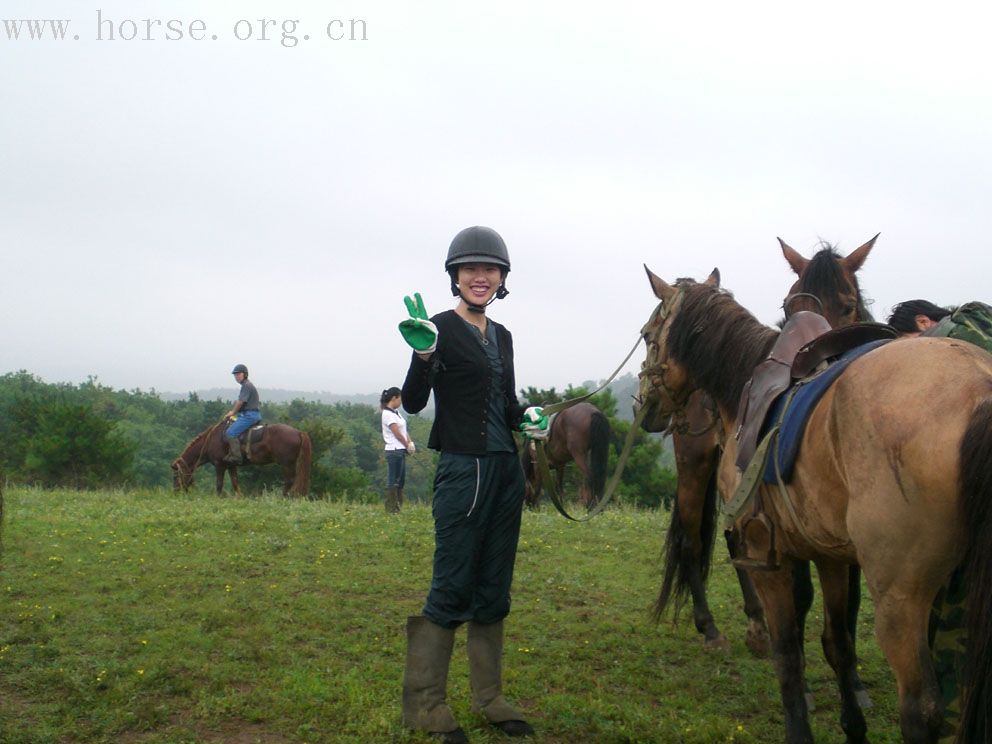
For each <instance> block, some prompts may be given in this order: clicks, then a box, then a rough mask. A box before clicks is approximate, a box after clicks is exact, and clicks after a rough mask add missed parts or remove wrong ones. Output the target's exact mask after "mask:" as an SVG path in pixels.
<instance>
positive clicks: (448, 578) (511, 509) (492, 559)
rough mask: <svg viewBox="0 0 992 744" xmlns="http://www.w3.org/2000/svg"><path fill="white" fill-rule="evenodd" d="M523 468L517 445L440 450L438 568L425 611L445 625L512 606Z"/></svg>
mask: <svg viewBox="0 0 992 744" xmlns="http://www.w3.org/2000/svg"><path fill="white" fill-rule="evenodd" d="M523 500H524V474H523V470H521V468H520V460H519V459H518V458H517V456H516V455H515V454H514V453H512V452H506V453H503V452H500V453H493V454H489V455H486V456H483V457H479V456H475V455H456V454H452V453H450V452H442V453H441V458H440V460H439V461H438V466H437V472H436V474H435V476H434V502H433V507H432V511H433V514H434V575H433V577H432V579H431V590H430V593H429V594H428V595H427V603H426V604H425V605H424V615H425V616H426V617H427V618H428V619H430V620H431V622H433V623H436V624H437V625H440V626H441V627H444V628H457V627H458V626H459V625H460V624H461V623H464V622H468V621H470V620H471V621H474V622H477V623H483V624H489V623H495V622H497V621H499V620H502V619H503V618H504V617H506V616H507V615H508V614H509V612H510V584H511V583H512V582H513V563H514V561H515V560H516V557H517V540H518V539H519V537H520V513H521V510H522V508H523Z"/></svg>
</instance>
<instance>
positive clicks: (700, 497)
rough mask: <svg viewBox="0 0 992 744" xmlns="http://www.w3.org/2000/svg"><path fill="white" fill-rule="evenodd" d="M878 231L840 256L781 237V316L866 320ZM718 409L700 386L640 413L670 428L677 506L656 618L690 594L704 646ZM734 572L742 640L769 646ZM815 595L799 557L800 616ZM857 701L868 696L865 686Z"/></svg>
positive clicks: (654, 425) (652, 425) (709, 641)
mask: <svg viewBox="0 0 992 744" xmlns="http://www.w3.org/2000/svg"><path fill="white" fill-rule="evenodd" d="M877 238H878V235H876V236H875V237H874V238H872V239H871V240H869V241H868V242H867V243H865V244H864V245H862V246H860V247H859V248H857V249H855V250H854V251H852V252H851V253H850V254H849V255H848V256H846V257H841V256H840V255H839V254H838V253H837V252H836V251H835V250H834V249H833V248H832V247H831V246H829V245H824V247H823V248H822V249H821V250H820V251H818V252H817V253H816V254H815V255H814V256H813V258H811V259H807V258H805V257H803V256H801V255H800V254H799V253H797V252H796V251H795V250H794V249H793V248H791V247H789V246H788V245H787V244H786V243H785V242H783V241H782V240H781V239H779V243H780V245H781V247H782V253H783V255H784V256H785V259H786V261H787V262H788V264H789V266H791V267H792V269H793V271H795V272H796V274H797V275H798V278H797V280H796V282H795V284H793V285H792V287H791V288H790V289H789V294H788V296H787V297H786V299H785V301H784V302H783V309H784V310H785V313H786V317H788V316H789V315H790V314H791V313H794V312H797V311H799V310H813V311H815V312H819V313H821V314H822V315H823V316H824V317H825V318H826V319H827V322H828V323H830V325H831V326H833V327H834V328H839V327H841V326H845V325H849V324H851V323H853V322H857V321H867V320H871V319H872V317H871V314H870V313H869V311H868V309H867V307H866V305H865V302H864V299H863V297H862V295H861V289H860V287H859V285H858V279H857V272H858V270H860V268H861V266H862V265H863V264H864V262H865V259H866V258H867V257H868V254H869V253H870V252H871V249H872V247H873V246H874V244H875V240H876V239H877ZM655 394H656V391H655V390H654V389H653V388H652V386H651V385H650V381H648V380H642V388H641V391H640V399H641V401H642V402H643V401H646V400H647V399H648V398H650V397H651V396H653V395H655ZM718 424H719V414H718V413H717V411H716V406H715V405H714V404H713V402H712V400H711V399H710V398H709V397H708V396H707V395H706V394H705V393H703V392H702V391H697V392H694V393H693V394H692V395H691V396H690V398H689V401H688V403H687V405H686V406H685V408H684V409H679V410H676V411H675V412H674V415H673V416H671V417H670V416H667V415H662V414H661V413H660V410H659V409H658V408H657V407H654V408H652V409H651V410H650V411H649V413H648V415H647V416H646V417H645V419H644V423H643V424H642V428H644V429H645V430H646V431H652V432H657V431H666V430H669V431H671V432H672V444H673V446H674V449H675V464H676V469H677V471H678V487H677V494H676V500H675V508H674V509H673V511H672V518H671V521H670V522H669V528H668V534H667V535H666V537H665V546H664V549H663V556H664V567H663V577H662V585H661V590H660V591H659V594H658V599H657V600H656V602H655V606H654V615H655V619H660V618H661V616H662V615H663V614H664V613H665V611H666V610H667V609H668V607H669V606H674V608H675V614H676V616H677V615H678V612H679V610H680V609H681V607H682V605H683V604H684V603H685V602H686V600H687V599H688V598H690V597H691V599H692V615H693V621H694V623H695V626H696V630H698V631H699V632H700V633H701V634H702V635H703V638H704V639H705V641H706V645H708V646H721V647H722V646H725V645H726V643H727V641H726V638H725V637H724V636H723V634H722V633H721V632H720V631H719V629H718V628H717V625H716V622H715V620H714V619H713V614H712V612H710V608H709V604H708V603H707V601H706V580H707V578H708V576H709V570H710V564H711V557H712V551H713V544H714V539H715V532H716V504H717V494H716V471H717V463H718V460H719V457H720V446H721V435H722V430H721V427H720V426H719V425H718ZM727 540H728V549H729V551H730V554H731V555H732V556H733V555H736V554H737V552H738V548H737V546H736V544H735V543H734V542H733V537H732V535H730V534H728V535H727ZM737 579H738V581H739V583H740V585H741V593H742V595H743V597H744V612H745V614H746V616H747V618H748V626H747V632H746V636H745V639H746V643H747V646H748V648H749V649H751V652H752V653H754V654H755V655H756V656H765V655H767V653H768V633H767V630H766V626H765V617H764V612H763V611H762V609H761V603H760V602H759V601H758V597H757V595H756V594H755V591H754V587H753V585H752V583H751V579H750V578H749V576H748V574H747V572H745V571H743V570H740V569H737ZM851 588H852V602H851V617H852V623H853V621H854V619H856V618H857V613H858V601H857V599H858V597H859V596H860V573H859V571H858V569H857V568H856V567H852V569H851ZM812 601H813V590H812V580H811V579H810V575H809V565H808V564H803V565H802V566H801V567H800V568H799V570H798V571H797V576H796V602H797V604H798V606H799V611H800V618H801V619H804V618H805V617H806V614H807V613H808V611H809V609H810V607H811V606H812ZM861 694H862V704H868V703H869V699H868V697H867V693H861Z"/></svg>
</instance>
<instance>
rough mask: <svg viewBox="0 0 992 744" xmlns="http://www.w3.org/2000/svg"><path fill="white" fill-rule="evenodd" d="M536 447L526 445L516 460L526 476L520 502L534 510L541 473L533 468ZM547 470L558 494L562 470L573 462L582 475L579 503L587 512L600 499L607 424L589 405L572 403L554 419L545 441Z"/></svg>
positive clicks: (604, 481)
mask: <svg viewBox="0 0 992 744" xmlns="http://www.w3.org/2000/svg"><path fill="white" fill-rule="evenodd" d="M535 446H536V445H535V444H534V443H533V442H527V443H526V444H525V445H524V447H522V448H521V453H520V459H521V463H522V465H523V468H524V475H526V476H527V479H526V485H525V492H524V498H525V499H526V501H527V503H528V504H530V505H531V506H536V505H537V502H538V499H540V498H541V487H542V485H543V484H542V483H541V472H540V468H538V467H537V455H536V453H535V451H534V447H535ZM544 447H545V454H546V455H547V458H548V467H549V468H551V469H552V470H554V471H555V476H556V485H555V486H554V487H555V488H557V490H558V493H561V488H562V481H563V479H564V477H565V466H566V465H567V464H568V463H569V462H575V464H576V465H577V466H578V468H579V472H581V473H582V485H581V486H580V487H579V501H581V502H582V505H583V506H585V507H587V508H591V507H593V506H595V505H596V503H597V502H598V501H599V499H601V498H602V497H603V492H604V490H605V488H606V466H607V460H608V459H609V447H610V422H609V420H608V419H607V418H606V416H605V415H604V414H603V413H602V411H600V410H599V409H598V408H596V406H594V405H593V404H592V403H585V402H583V403H576V404H575V405H574V406H571V407H569V408H566V409H565V410H564V411H561V412H560V413H558V414H557V415H555V416H554V418H552V420H551V429H550V431H549V432H548V438H547V440H546V441H545V445H544Z"/></svg>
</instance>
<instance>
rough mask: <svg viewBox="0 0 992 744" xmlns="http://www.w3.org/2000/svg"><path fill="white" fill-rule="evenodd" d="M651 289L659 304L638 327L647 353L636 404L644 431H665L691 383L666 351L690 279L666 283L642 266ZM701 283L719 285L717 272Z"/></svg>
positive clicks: (681, 406)
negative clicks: (671, 329) (644, 409)
mask: <svg viewBox="0 0 992 744" xmlns="http://www.w3.org/2000/svg"><path fill="white" fill-rule="evenodd" d="M644 271H645V272H647V275H648V281H649V282H650V284H651V290H652V291H653V292H654V295H655V297H657V298H658V300H659V303H658V306H657V307H656V308H655V309H654V311H653V312H652V313H651V317H650V318H648V322H647V323H645V324H644V327H643V328H641V336H642V337H643V338H644V344H645V346H646V347H647V354H646V356H645V359H644V363H643V364H642V365H641V371H640V373H639V374H638V377H639V378H640V389H639V391H638V407H646V408H647V411H646V412H645V414H644V420H643V423H642V424H641V428H643V429H644V430H645V431H665V430H667V429H669V428H670V426H671V417H672V415H673V414H676V415H682V416H684V411H685V406H686V403H687V402H688V400H689V396H690V395H691V394H692V393H693V391H694V389H695V388H694V386H693V385H692V383H691V380H690V379H689V375H688V374H687V373H686V370H685V368H684V367H683V366H681V365H679V364H677V363H675V362H674V361H673V360H672V359H671V356H670V354H669V349H668V331H669V329H670V328H671V325H672V321H673V320H674V319H675V318H676V316H677V315H678V312H679V310H680V309H681V304H682V299H683V297H684V295H685V290H686V288H687V287H688V286H691V285H694V284H695V282H694V281H693V280H691V279H679V280H678V281H676V283H675V284H674V285H669V284H668V283H666V282H665V281H664V280H663V279H661V278H660V277H659V276H657V275H655V274H654V273H652V271H651V270H650V269H649V268H648V267H647V266H645V267H644ZM704 284H706V285H708V286H711V287H719V286H720V272H719V271H718V270H717V269H713V271H712V272H711V273H710V275H709V277H707V279H706V281H705V282H704Z"/></svg>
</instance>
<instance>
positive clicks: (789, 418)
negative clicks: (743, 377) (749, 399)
mask: <svg viewBox="0 0 992 744" xmlns="http://www.w3.org/2000/svg"><path fill="white" fill-rule="evenodd" d="M889 341H891V339H881V340H879V341H870V342H868V343H867V344H862V345H861V346H855V347H854V348H853V349H849V350H848V351H845V352H844V353H843V354H841V356H840V357H838V359H837V361H836V362H834V363H833V364H831V365H830V366H829V367H827V368H826V369H825V370H823V371H822V372H820V373H819V374H817V375H815V376H813V377H809V378H807V379H806V380H803V381H800V382H798V383H796V384H797V385H798V389H797V390H796V391H795V393H794V394H793V395H792V398H791V402H790V403H789V407H788V409H786V411H785V414H784V415H785V418H784V419H782V416H783V414H782V409H783V408H784V407H785V404H786V401H789V400H790V398H789V393H790V392H792V390H791V389H790V390H788V391H786V392H785V393H783V394H782V396H781V397H780V398H779V399H778V400H777V401H775V405H774V406H773V407H772V410H771V413H770V414H769V415H768V418H767V419H766V420H765V426H764V430H763V431H762V432H761V436H762V437H764V436H765V434H767V433H768V431H769V430H770V429H771V427H772V426H773V425H774V423H775V422H776V421H778V420H779V419H782V425H781V428H780V429H779V432H778V441H777V442H775V447H774V449H773V450H771V451H769V453H768V461H767V462H766V463H765V472H764V476H763V477H762V480H763V481H764V482H765V483H775V461H774V460H773V459H772V458H773V457H775V456H776V455H777V456H778V463H779V468H780V469H781V473H782V482H783V483H788V482H789V481H791V480H792V470H793V467H794V466H795V464H796V457H798V455H799V443H800V442H801V441H802V438H803V432H804V431H806V422H807V421H808V420H809V416H810V414H811V413H812V412H813V408H814V407H815V406H816V404H817V403H818V402H819V401H820V398H821V397H823V394H824V393H825V392H827V388H829V387H830V386H831V385H832V384H833V383H834V382H836V380H837V378H838V377H840V376H841V374H842V373H843V372H844V370H845V369H847V367H848V365H849V364H850V363H851V362H853V361H854V360H855V359H857V358H858V357H860V356H864V355H865V354H867V353H868V352H869V351H871V350H872V349H877V348H878V347H879V346H881V345H882V344H887V343H888V342H889Z"/></svg>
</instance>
